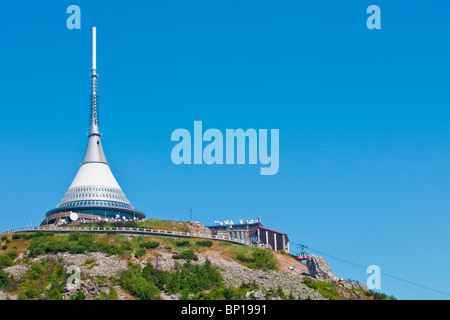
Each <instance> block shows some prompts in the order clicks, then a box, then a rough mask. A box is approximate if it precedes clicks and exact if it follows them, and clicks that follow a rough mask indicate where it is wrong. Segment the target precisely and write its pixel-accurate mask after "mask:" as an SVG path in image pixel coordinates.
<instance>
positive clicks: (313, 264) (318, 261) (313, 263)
mask: <svg viewBox="0 0 450 320" xmlns="http://www.w3.org/2000/svg"><path fill="white" fill-rule="evenodd" d="M306 266H307V267H308V271H309V274H310V275H311V277H313V278H316V279H317V280H321V281H324V282H336V281H338V280H339V278H338V277H336V276H335V275H334V273H333V272H332V271H331V269H330V266H329V265H328V262H327V260H326V259H325V258H324V257H320V256H316V255H314V254H313V255H311V257H310V258H309V259H308V261H307V263H306Z"/></svg>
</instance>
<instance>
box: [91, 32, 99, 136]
mask: <svg viewBox="0 0 450 320" xmlns="http://www.w3.org/2000/svg"><path fill="white" fill-rule="evenodd" d="M97 77H98V75H97V29H96V27H92V73H91V113H90V123H91V132H90V134H89V135H99V136H100V132H99V130H98V97H97Z"/></svg>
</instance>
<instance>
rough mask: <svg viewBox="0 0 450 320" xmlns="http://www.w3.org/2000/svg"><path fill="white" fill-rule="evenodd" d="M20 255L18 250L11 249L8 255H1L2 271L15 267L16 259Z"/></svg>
mask: <svg viewBox="0 0 450 320" xmlns="http://www.w3.org/2000/svg"><path fill="white" fill-rule="evenodd" d="M18 255H19V253H18V252H17V250H16V249H11V250H9V251H8V252H6V253H3V254H0V269H3V268H7V267H10V266H12V265H13V262H14V259H15V258H17V256H18Z"/></svg>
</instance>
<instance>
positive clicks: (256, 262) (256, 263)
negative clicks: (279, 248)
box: [236, 249, 277, 270]
mask: <svg viewBox="0 0 450 320" xmlns="http://www.w3.org/2000/svg"><path fill="white" fill-rule="evenodd" d="M236 258H237V259H238V260H240V261H242V262H244V263H245V264H246V265H247V267H249V268H251V269H258V270H276V269H277V261H276V259H275V257H274V256H273V254H272V252H270V251H269V250H266V249H255V250H253V251H252V252H251V253H248V252H247V253H245V254H244V253H239V254H237V256H236Z"/></svg>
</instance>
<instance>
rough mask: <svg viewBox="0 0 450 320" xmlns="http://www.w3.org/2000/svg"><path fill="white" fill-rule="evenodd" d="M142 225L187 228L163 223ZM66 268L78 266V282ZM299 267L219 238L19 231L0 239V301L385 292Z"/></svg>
mask: <svg viewBox="0 0 450 320" xmlns="http://www.w3.org/2000/svg"><path fill="white" fill-rule="evenodd" d="M140 227H143V226H142V225H140ZM145 227H146V228H155V229H156V228H158V229H161V230H162V229H163V228H167V229H166V230H173V229H174V228H175V227H176V228H178V230H179V231H186V230H189V228H188V226H186V225H185V224H183V223H178V222H167V221H147V222H146V223H145ZM71 266H72V267H73V266H76V267H77V268H79V270H80V285H79V287H78V288H77V287H75V284H77V283H76V282H73V281H72V280H71V279H72V278H73V275H74V273H73V272H72V271H70V272H69V269H70V267H71ZM305 272H306V273H307V269H306V267H305V265H303V264H301V263H299V262H297V261H295V260H294V259H292V258H290V257H289V256H287V255H285V254H282V253H279V252H274V251H271V250H268V249H262V248H255V247H249V246H242V245H235V244H231V243H227V242H222V241H217V240H201V239H194V238H189V239H180V238H171V237H156V236H127V235H123V234H118V233H116V232H110V233H106V234H95V233H84V232H76V231H75V232H71V233H68V234H54V233H43V232H36V233H34V234H33V233H22V234H20V233H18V234H9V235H5V236H3V237H2V238H1V250H0V299H20V300H28V299H49V300H60V299H80V300H83V299H100V300H102V299H103V300H118V299H145V300H157V299H226V300H231V299H374V298H387V297H385V296H375V295H374V294H373V293H370V292H367V293H364V292H359V294H357V291H355V290H350V289H343V288H339V290H337V289H333V287H332V286H331V287H330V288H331V289H330V288H328V289H327V290H325V291H324V289H323V288H324V286H325V284H322V283H321V282H320V281H317V280H314V279H312V278H310V277H308V276H305V274H306V273H305ZM326 285H328V284H326ZM333 290H334V291H333Z"/></svg>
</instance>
